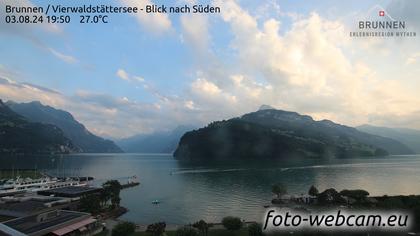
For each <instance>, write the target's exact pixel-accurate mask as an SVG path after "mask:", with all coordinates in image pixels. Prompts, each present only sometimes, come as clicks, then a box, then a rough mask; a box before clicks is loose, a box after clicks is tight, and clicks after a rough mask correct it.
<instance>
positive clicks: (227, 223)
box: [222, 216, 242, 231]
mask: <svg viewBox="0 0 420 236" xmlns="http://www.w3.org/2000/svg"><path fill="white" fill-rule="evenodd" d="M222 224H223V226H224V227H225V228H226V229H227V230H231V231H233V230H239V229H241V228H242V221H241V219H240V218H238V217H233V216H227V217H225V218H223V220H222Z"/></svg>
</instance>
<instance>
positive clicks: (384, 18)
mask: <svg viewBox="0 0 420 236" xmlns="http://www.w3.org/2000/svg"><path fill="white" fill-rule="evenodd" d="M375 8H379V9H380V10H379V12H378V15H375V20H359V21H358V22H357V29H358V30H355V31H352V32H350V37H416V36H417V33H416V32H415V31H410V30H408V29H407V27H408V26H407V24H406V22H405V21H404V20H396V19H394V18H393V17H392V16H391V15H390V14H389V13H388V12H386V11H385V10H383V8H382V7H380V6H375ZM369 12H372V10H371V11H369Z"/></svg>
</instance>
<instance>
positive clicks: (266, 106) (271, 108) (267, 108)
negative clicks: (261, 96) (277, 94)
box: [258, 104, 276, 111]
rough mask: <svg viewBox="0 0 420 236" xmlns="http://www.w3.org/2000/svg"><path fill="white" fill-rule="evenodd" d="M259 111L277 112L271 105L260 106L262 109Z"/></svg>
mask: <svg viewBox="0 0 420 236" xmlns="http://www.w3.org/2000/svg"><path fill="white" fill-rule="evenodd" d="M258 110H259V111H263V110H276V108H274V107H272V106H270V105H266V104H263V105H261V106H260V108H259V109H258Z"/></svg>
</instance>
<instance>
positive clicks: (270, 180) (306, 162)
mask: <svg viewBox="0 0 420 236" xmlns="http://www.w3.org/2000/svg"><path fill="white" fill-rule="evenodd" d="M17 168H23V169H38V170H41V171H45V172H47V173H49V174H52V175H58V176H68V175H75V174H78V175H86V176H94V177H95V178H96V182H95V184H98V185H99V184H100V183H101V182H103V181H105V180H107V179H120V180H122V179H124V178H125V177H128V176H132V175H137V176H139V178H140V181H141V185H140V186H139V187H135V188H130V189H127V190H124V191H123V192H122V195H121V197H122V205H123V206H126V207H127V208H128V209H129V210H130V211H129V212H128V213H127V214H125V215H124V216H123V217H122V218H123V219H129V220H132V221H135V222H138V223H149V222H152V221H159V220H164V221H166V222H168V223H172V224H181V223H190V222H194V221H196V220H198V219H205V220H208V221H219V220H220V219H221V218H222V217H224V216H226V215H234V216H240V217H243V218H245V219H247V220H259V219H260V218H261V216H262V214H263V212H264V208H263V207H262V206H263V205H266V204H268V202H269V201H270V200H271V197H272V194H271V192H270V190H271V186H272V184H275V183H278V182H282V183H285V184H286V185H287V187H288V191H289V192H290V193H294V194H300V193H306V192H307V190H308V188H309V187H310V186H311V185H315V186H317V187H318V189H320V190H323V189H326V188H331V187H334V188H336V189H338V190H341V189H344V188H349V189H356V188H361V189H367V190H368V191H369V192H370V193H371V195H383V194H388V195H394V194H420V186H419V185H418V183H419V182H420V156H404V157H387V158H372V159H338V160H337V159H333V160H316V159H300V160H281V161H276V162H274V163H273V162H269V163H255V162H254V163H244V162H242V163H224V164H217V163H206V164H204V163H195V164H188V163H181V162H178V161H176V160H174V159H173V158H172V157H171V156H170V155H146V154H144V155H140V154H79V155H67V156H51V157H46V156H1V157H0V169H17ZM156 199H157V200H160V201H161V202H162V203H161V204H159V205H153V204H151V202H152V201H153V200H156Z"/></svg>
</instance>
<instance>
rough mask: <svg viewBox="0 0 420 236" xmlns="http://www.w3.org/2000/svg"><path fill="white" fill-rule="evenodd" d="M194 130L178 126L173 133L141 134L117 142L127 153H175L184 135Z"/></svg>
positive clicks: (190, 127)
mask: <svg viewBox="0 0 420 236" xmlns="http://www.w3.org/2000/svg"><path fill="white" fill-rule="evenodd" d="M194 128H195V127H193V126H178V127H176V128H175V129H174V130H171V131H165V132H156V133H151V134H139V135H135V136H132V137H129V138H125V139H121V140H117V141H116V142H117V144H118V146H120V147H121V148H122V149H123V150H124V151H125V152H136V153H173V152H174V151H175V149H176V147H177V145H178V142H179V140H180V138H181V137H182V135H183V134H184V133H186V132H188V131H191V130H193V129H194Z"/></svg>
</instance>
